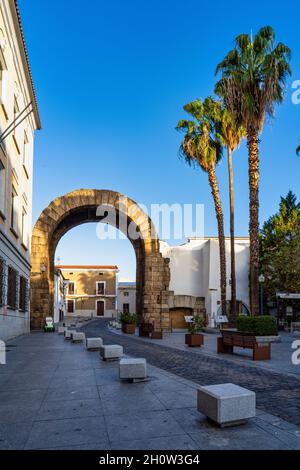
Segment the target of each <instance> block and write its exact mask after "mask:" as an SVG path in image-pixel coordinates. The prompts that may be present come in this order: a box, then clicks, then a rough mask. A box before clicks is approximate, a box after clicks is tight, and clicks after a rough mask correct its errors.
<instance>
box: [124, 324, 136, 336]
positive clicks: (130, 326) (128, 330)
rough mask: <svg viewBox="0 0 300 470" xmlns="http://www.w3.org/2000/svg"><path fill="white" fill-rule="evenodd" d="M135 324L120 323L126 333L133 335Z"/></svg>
mask: <svg viewBox="0 0 300 470" xmlns="http://www.w3.org/2000/svg"><path fill="white" fill-rule="evenodd" d="M135 327H136V324H135V323H134V324H130V323H122V331H123V333H126V334H128V335H133V334H134V333H135Z"/></svg>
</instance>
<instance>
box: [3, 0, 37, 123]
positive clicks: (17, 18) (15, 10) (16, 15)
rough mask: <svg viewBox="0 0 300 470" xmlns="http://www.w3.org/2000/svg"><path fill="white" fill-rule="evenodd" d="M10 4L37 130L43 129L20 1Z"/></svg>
mask: <svg viewBox="0 0 300 470" xmlns="http://www.w3.org/2000/svg"><path fill="white" fill-rule="evenodd" d="M8 3H9V6H10V11H11V14H12V18H13V22H14V27H15V32H16V36H17V40H18V43H19V50H20V55H21V59H22V62H23V67H24V71H25V75H26V78H27V83H28V88H29V93H30V97H31V101H32V106H33V113H34V117H35V122H36V127H37V129H41V127H42V126H41V120H40V115H39V110H38V105H37V99H36V94H35V90H34V84H33V79H32V74H31V69H30V64H29V58H28V52H27V48H26V43H25V37H24V32H23V27H22V21H21V15H20V10H19V6H18V1H17V0H8Z"/></svg>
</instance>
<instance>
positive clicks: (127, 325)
mask: <svg viewBox="0 0 300 470" xmlns="http://www.w3.org/2000/svg"><path fill="white" fill-rule="evenodd" d="M120 320H121V323H122V331H123V333H127V334H129V335H132V334H134V333H135V328H136V322H137V315H135V313H122V315H121V318H120Z"/></svg>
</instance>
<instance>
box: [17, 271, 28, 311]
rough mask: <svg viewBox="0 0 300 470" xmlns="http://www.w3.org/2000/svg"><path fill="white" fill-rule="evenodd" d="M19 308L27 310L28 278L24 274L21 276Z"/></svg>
mask: <svg viewBox="0 0 300 470" xmlns="http://www.w3.org/2000/svg"><path fill="white" fill-rule="evenodd" d="M19 310H22V311H23V312H26V310H27V279H26V278H25V277H23V276H20V287H19Z"/></svg>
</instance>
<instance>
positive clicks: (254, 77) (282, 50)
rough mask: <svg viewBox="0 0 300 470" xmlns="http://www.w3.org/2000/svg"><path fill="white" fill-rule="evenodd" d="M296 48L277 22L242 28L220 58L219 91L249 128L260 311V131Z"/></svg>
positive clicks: (253, 299)
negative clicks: (278, 36)
mask: <svg viewBox="0 0 300 470" xmlns="http://www.w3.org/2000/svg"><path fill="white" fill-rule="evenodd" d="M290 57H291V52H290V49H289V48H288V47H287V46H286V45H285V44H283V43H278V44H277V45H275V33H274V31H273V29H272V28H271V26H266V27H264V28H262V29H260V30H259V31H258V33H257V34H256V35H255V37H254V39H252V37H250V36H249V35H248V34H241V35H240V36H238V37H237V38H236V40H235V48H234V49H233V50H231V51H230V52H229V53H228V54H227V55H226V57H225V58H224V59H223V60H222V61H221V62H220V63H219V65H218V66H217V69H216V73H219V72H220V73H221V79H220V81H219V82H218V84H217V87H216V88H217V91H218V93H219V94H221V95H222V96H223V98H224V101H225V104H226V107H227V108H228V109H229V111H230V113H231V114H232V115H233V116H234V118H235V121H236V123H237V124H239V125H242V126H243V127H244V128H245V129H246V133H247V143H248V155H249V212H250V217H249V236H250V307H251V314H252V315H255V314H257V313H258V311H259V286H258V268H259V199H258V192H259V134H260V133H261V132H262V129H263V124H264V121H265V117H266V115H269V116H273V115H274V105H275V104H276V103H281V102H282V101H283V95H284V88H285V83H286V78H287V76H288V75H290V74H291V69H290V66H289V61H290Z"/></svg>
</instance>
